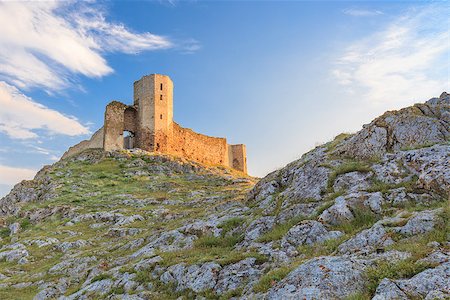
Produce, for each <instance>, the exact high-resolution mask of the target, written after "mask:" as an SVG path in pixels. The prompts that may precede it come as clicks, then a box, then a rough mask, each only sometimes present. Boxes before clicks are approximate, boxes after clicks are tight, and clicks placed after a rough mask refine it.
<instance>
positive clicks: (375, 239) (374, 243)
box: [338, 223, 394, 254]
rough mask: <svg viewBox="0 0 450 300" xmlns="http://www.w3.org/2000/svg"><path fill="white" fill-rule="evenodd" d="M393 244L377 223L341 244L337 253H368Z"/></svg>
mask: <svg viewBox="0 0 450 300" xmlns="http://www.w3.org/2000/svg"><path fill="white" fill-rule="evenodd" d="M393 243H394V241H393V240H392V239H391V238H390V237H389V235H388V234H387V232H386V230H385V229H384V227H383V226H382V225H380V224H378V223H377V224H375V225H374V226H372V227H371V228H370V229H366V230H363V231H361V232H360V233H358V234H357V235H356V236H355V237H353V238H351V239H349V240H348V241H346V242H344V243H342V244H341V245H340V246H339V248H338V251H339V252H340V253H342V254H350V253H355V252H360V253H361V252H362V253H370V252H373V251H375V250H376V249H377V248H384V247H386V246H389V245H392V244H393Z"/></svg>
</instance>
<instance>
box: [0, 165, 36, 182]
mask: <svg viewBox="0 0 450 300" xmlns="http://www.w3.org/2000/svg"><path fill="white" fill-rule="evenodd" d="M36 172H37V171H36V170H32V169H25V168H15V167H9V166H4V165H0V183H1V184H5V185H13V184H16V183H17V182H19V181H21V180H24V179H32V178H33V177H34V175H35V174H36Z"/></svg>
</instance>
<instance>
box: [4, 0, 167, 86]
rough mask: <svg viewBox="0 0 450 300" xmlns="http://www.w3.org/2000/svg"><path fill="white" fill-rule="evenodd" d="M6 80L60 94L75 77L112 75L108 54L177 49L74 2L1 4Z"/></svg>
mask: <svg viewBox="0 0 450 300" xmlns="http://www.w3.org/2000/svg"><path fill="white" fill-rule="evenodd" d="M0 44H1V45H2V47H1V48H0V76H1V77H2V78H3V80H5V81H7V82H8V83H10V84H13V85H16V86H17V87H20V88H29V87H42V88H45V89H47V90H59V89H62V88H65V87H67V86H68V85H69V84H70V79H69V78H70V74H71V73H72V74H82V75H84V76H88V77H101V76H104V75H107V74H109V73H111V72H112V69H111V67H110V66H109V65H108V63H107V61H106V60H105V59H104V58H103V56H102V54H103V53H104V52H123V53H137V52H140V51H143V50H156V49H165V48H170V47H172V46H173V44H172V42H171V41H170V40H169V39H167V38H165V37H162V36H158V35H154V34H151V33H148V32H147V33H133V32H132V31H130V30H129V29H127V28H126V27H125V26H124V25H123V24H117V23H111V22H108V21H106V19H105V13H104V11H103V10H102V9H101V7H100V6H99V5H95V4H93V3H87V2H82V3H76V2H72V1H48V2H47V1H45V2H9V1H8V2H0Z"/></svg>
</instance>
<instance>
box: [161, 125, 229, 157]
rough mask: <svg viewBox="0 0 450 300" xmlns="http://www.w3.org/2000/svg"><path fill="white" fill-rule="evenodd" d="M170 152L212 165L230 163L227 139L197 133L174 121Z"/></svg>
mask: <svg viewBox="0 0 450 300" xmlns="http://www.w3.org/2000/svg"><path fill="white" fill-rule="evenodd" d="M172 133H173V137H172V140H171V143H170V151H169V153H171V154H174V155H178V156H182V157H186V158H189V159H192V160H196V161H198V162H201V163H204V164H210V165H228V151H227V140H226V139H224V138H216V137H210V136H206V135H203V134H199V133H196V132H194V131H192V130H191V129H187V128H183V127H181V126H180V125H178V124H177V123H175V122H173V128H172Z"/></svg>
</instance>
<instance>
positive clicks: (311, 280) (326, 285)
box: [267, 256, 364, 300]
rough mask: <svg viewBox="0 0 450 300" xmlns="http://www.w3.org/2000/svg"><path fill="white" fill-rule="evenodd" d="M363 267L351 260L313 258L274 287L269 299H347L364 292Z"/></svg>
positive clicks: (356, 261)
mask: <svg viewBox="0 0 450 300" xmlns="http://www.w3.org/2000/svg"><path fill="white" fill-rule="evenodd" d="M363 270H364V265H363V264H362V263H361V262H359V261H358V260H354V259H351V258H348V257H340V256H337V257H332V256H324V257H319V258H314V259H311V260H309V261H307V262H305V263H303V264H301V265H300V266H299V267H297V268H296V269H295V270H294V271H292V272H291V273H289V274H288V275H287V276H286V277H285V278H284V279H283V280H281V281H280V282H278V283H277V284H276V285H275V286H274V287H272V288H271V289H270V290H269V292H268V294H267V299H280V300H281V299H344V298H345V297H348V296H350V295H351V294H355V293H357V292H362V291H363V289H364V272H363Z"/></svg>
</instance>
